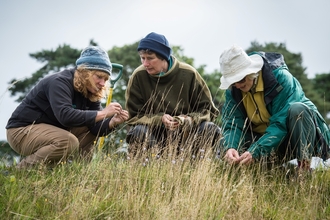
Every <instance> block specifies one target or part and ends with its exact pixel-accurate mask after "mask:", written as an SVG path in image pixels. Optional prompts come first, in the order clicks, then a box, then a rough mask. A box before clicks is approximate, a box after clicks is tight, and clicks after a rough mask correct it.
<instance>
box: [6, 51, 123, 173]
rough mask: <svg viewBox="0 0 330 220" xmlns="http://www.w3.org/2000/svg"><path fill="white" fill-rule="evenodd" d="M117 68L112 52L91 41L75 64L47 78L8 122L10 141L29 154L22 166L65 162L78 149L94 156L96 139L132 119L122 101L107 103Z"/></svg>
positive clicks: (22, 151) (20, 152) (18, 149)
mask: <svg viewBox="0 0 330 220" xmlns="http://www.w3.org/2000/svg"><path fill="white" fill-rule="evenodd" d="M111 70H112V66H111V62H110V59H109V57H108V54H107V53H106V52H105V51H103V50H102V49H100V48H99V47H95V46H90V47H87V48H85V49H84V50H83V51H82V52H81V56H80V57H79V58H78V59H77V61H76V67H75V68H72V69H66V70H63V71H61V72H58V73H54V74H51V75H50V76H47V77H45V78H43V79H42V80H41V81H40V82H39V83H38V84H37V85H36V86H35V87H34V88H33V89H32V90H31V91H30V92H29V94H28V95H27V96H26V97H25V98H24V99H23V101H22V102H21V103H20V105H19V106H18V107H17V108H16V109H15V111H14V112H13V113H12V115H11V117H10V119H9V120H8V123H7V126H6V129H7V139H8V142H9V144H10V146H11V147H12V149H13V150H15V151H16V152H17V153H19V154H21V155H23V156H24V158H23V159H22V160H21V162H20V163H19V164H18V165H17V166H18V168H27V167H31V166H33V165H36V164H39V163H57V162H60V161H65V160H66V159H67V158H68V156H70V155H71V154H73V153H75V152H78V151H79V154H80V157H81V158H83V159H87V160H90V159H91V156H92V152H93V146H94V141H95V140H96V138H97V137H98V136H104V135H107V134H108V133H110V132H111V131H112V130H113V129H115V127H116V125H118V124H121V123H123V122H124V121H126V120H127V119H128V112H127V111H126V110H123V109H122V107H121V105H120V104H118V103H111V104H109V105H108V106H107V107H105V108H104V109H103V108H102V106H101V102H100V101H101V99H102V98H103V97H104V95H105V89H106V87H105V83H106V81H107V80H108V79H109V77H110V74H111Z"/></svg>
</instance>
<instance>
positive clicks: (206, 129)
mask: <svg viewBox="0 0 330 220" xmlns="http://www.w3.org/2000/svg"><path fill="white" fill-rule="evenodd" d="M198 134H206V135H210V137H212V144H214V143H215V142H217V141H218V140H220V138H221V128H220V127H219V126H218V125H216V124H214V123H213V122H206V121H205V122H202V123H201V124H200V125H199V128H198Z"/></svg>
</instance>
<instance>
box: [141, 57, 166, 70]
mask: <svg viewBox="0 0 330 220" xmlns="http://www.w3.org/2000/svg"><path fill="white" fill-rule="evenodd" d="M140 59H141V63H142V65H143V66H144V67H145V68H146V70H147V72H148V73H149V74H150V75H157V74H159V73H160V72H164V70H166V69H167V68H166V64H167V62H166V61H165V60H163V59H160V58H158V57H157V56H156V54H155V53H140Z"/></svg>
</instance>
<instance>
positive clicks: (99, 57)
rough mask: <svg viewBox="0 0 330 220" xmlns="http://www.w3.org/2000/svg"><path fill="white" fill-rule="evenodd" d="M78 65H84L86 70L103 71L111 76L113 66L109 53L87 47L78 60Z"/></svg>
mask: <svg viewBox="0 0 330 220" xmlns="http://www.w3.org/2000/svg"><path fill="white" fill-rule="evenodd" d="M76 65H77V66H80V65H84V66H85V67H86V69H92V70H101V71H104V72H106V73H108V74H109V75H111V70H112V65H111V62H110V59H109V56H108V53H107V52H105V51H104V50H102V49H101V48H99V47H96V46H89V47H86V48H85V49H84V50H83V51H82V52H81V54H80V57H79V58H78V59H77V61H76Z"/></svg>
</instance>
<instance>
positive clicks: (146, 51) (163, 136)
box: [126, 32, 220, 157]
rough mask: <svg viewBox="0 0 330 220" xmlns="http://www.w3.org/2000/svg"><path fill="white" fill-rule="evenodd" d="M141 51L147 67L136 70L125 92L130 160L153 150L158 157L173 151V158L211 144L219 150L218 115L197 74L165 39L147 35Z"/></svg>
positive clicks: (143, 66)
mask: <svg viewBox="0 0 330 220" xmlns="http://www.w3.org/2000/svg"><path fill="white" fill-rule="evenodd" d="M137 50H138V53H139V55H140V59H141V63H142V65H141V66H139V67H138V68H136V69H135V70H134V72H133V74H132V76H131V77H130V79H129V82H128V86H127V90H126V108H127V110H128V112H129V120H128V122H127V123H128V125H130V130H129V131H128V134H127V138H126V141H127V143H128V144H129V153H130V157H135V156H136V155H137V154H139V153H141V151H144V150H146V151H148V150H149V149H153V151H154V155H155V156H159V155H162V154H163V152H164V151H165V150H170V149H166V148H169V147H170V146H174V149H173V150H174V152H173V151H171V152H169V153H170V154H173V153H174V154H176V153H180V152H181V153H182V152H183V153H187V154H188V153H189V154H192V156H196V154H197V153H198V152H199V150H200V149H202V148H204V147H205V143H206V142H207V141H209V143H210V145H212V144H214V143H215V142H216V141H217V139H218V138H219V135H220V128H219V127H218V126H217V125H216V124H214V123H213V122H212V120H214V119H215V118H216V117H217V115H218V113H219V111H218V109H217V108H216V107H215V106H214V104H213V101H212V97H211V94H210V91H209V89H208V87H207V85H206V83H205V82H204V80H203V79H202V77H201V76H200V74H199V73H198V72H197V70H196V69H194V68H193V67H192V66H190V65H188V64H185V63H182V62H180V61H179V60H177V59H176V58H175V57H174V56H172V55H171V48H170V46H169V43H168V41H167V39H166V38H165V36H163V35H161V34H157V33H154V32H152V33H150V34H148V35H147V36H146V37H145V38H143V39H142V40H141V41H140V42H139V45H138V48H137ZM178 146H180V148H179V147H178ZM175 152H176V153H175Z"/></svg>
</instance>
